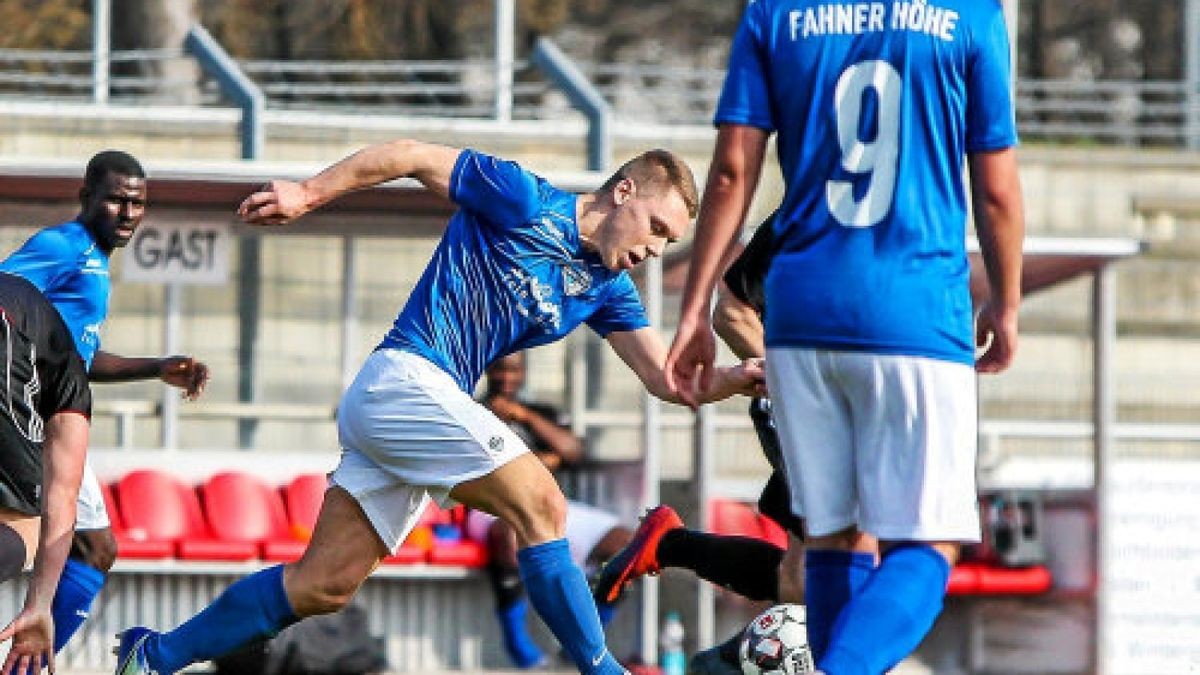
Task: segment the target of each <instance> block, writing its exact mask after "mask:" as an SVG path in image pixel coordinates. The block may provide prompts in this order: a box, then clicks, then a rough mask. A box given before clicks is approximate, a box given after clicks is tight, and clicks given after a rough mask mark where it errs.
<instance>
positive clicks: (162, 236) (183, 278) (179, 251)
mask: <svg viewBox="0 0 1200 675" xmlns="http://www.w3.org/2000/svg"><path fill="white" fill-rule="evenodd" d="M230 237H231V235H230V233H229V228H228V227H227V226H225V225H209V224H163V223H153V224H150V223H143V224H142V226H141V227H139V228H138V231H137V234H135V235H134V237H133V241H131V242H129V247H128V250H127V251H126V255H125V256H123V261H122V262H123V264H122V275H121V276H122V278H123V279H124V280H125V281H140V282H151V283H178V284H191V285H208V286H215V285H220V284H224V283H225V282H226V281H228V279H229V248H230Z"/></svg>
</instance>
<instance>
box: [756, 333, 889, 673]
mask: <svg viewBox="0 0 1200 675" xmlns="http://www.w3.org/2000/svg"><path fill="white" fill-rule="evenodd" d="M768 356H769V358H768V361H767V363H768V366H767V382H768V386H769V387H770V389H771V395H772V399H773V402H774V409H773V412H774V419H775V423H776V427H777V429H778V432H779V440H780V442H781V446H782V450H783V457H784V465H785V473H786V477H787V481H788V487H789V493H790V495H791V500H792V504H793V508H792V511H793V512H794V513H803V514H804V516H805V527H806V529H807V531H808V535H809V536H808V539H807V540H806V542H805V545H806V551H805V560H804V589H805V603H806V605H807V610H808V611H807V625H808V638H809V645H810V647H811V648H812V651H813V655H814V658H817V659H819V658H820V654H822V653H823V652H824V650H825V648H826V646H827V645H828V642H829V635H830V631H831V630H832V628H833V625H834V622H835V621H836V620H837V617H838V615H839V614H840V612H841V610H842V608H843V607H844V606H845V605H846V603H847V602H849V601H850V599H851V598H852V597H853V596H854V594H855V593H857V591H858V589H859V588H861V587H862V585H863V584H864V583H866V580H867V577H868V576H869V575H870V573H871V570H872V569H874V567H875V551H874V548H873V547H874V542H873V540H871V539H869V538H867V537H864V536H863V535H862V534H861V533H860V532H858V530H857V529H856V528H855V523H856V522H857V518H858V494H857V488H856V480H855V460H854V454H853V452H854V442H853V439H854V433H853V429H852V427H851V424H852V419H851V411H850V409H849V407H848V404H847V402H846V401H845V399H844V398H843V395H842V393H841V392H840V391H839V389H838V387H837V386H836V385H835V383H834V382H832V381H831V376H832V373H831V368H832V367H833V365H834V362H833V360H834V359H835V357H836V352H825V351H818V350H811V349H792V348H772V349H770V350H768Z"/></svg>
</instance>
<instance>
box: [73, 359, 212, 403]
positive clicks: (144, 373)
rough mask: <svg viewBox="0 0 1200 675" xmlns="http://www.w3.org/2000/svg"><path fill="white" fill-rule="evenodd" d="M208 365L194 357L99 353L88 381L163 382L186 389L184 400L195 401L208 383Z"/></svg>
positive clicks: (94, 360) (89, 372) (93, 362)
mask: <svg viewBox="0 0 1200 675" xmlns="http://www.w3.org/2000/svg"><path fill="white" fill-rule="evenodd" d="M208 378H209V371H208V366H207V365H206V364H204V363H203V362H201V361H197V360H196V359H195V358H193V357H191V356H164V357H161V358H155V357H128V356H118V355H116V354H112V353H110V352H105V351H97V352H96V356H95V357H94V358H93V359H92V368H91V370H90V371H88V379H89V380H91V381H92V382H132V381H134V380H155V379H157V380H162V381H163V382H164V383H166V384H169V385H171V386H172V387H178V388H179V389H182V390H183V397H184V398H186V399H187V400H189V401H194V400H196V399H197V398H199V397H200V395H201V394H203V393H204V387H205V385H207V384H208Z"/></svg>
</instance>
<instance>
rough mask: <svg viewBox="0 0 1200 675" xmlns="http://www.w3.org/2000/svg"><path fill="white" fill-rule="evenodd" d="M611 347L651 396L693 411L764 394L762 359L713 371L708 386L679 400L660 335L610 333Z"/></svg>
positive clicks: (651, 331) (642, 330)
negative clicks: (671, 384) (670, 381)
mask: <svg viewBox="0 0 1200 675" xmlns="http://www.w3.org/2000/svg"><path fill="white" fill-rule="evenodd" d="M605 339H607V340H608V344H609V345H611V346H612V348H613V351H614V352H616V353H617V356H620V357H621V360H622V361H624V362H625V363H626V365H628V366H629V367H630V369H632V370H633V372H634V373H636V374H637V376H638V378H639V379H640V380H641V381H642V383H643V384H644V385H646V390H647V391H649V392H650V393H651V394H653V395H654V396H656V397H657V398H660V399H662V400H664V401H667V402H669V403H675V404H678V405H686V406H691V407H694V406H693V404H692V402H693V401H694V402H695V403H696V404H701V403H712V402H713V401H723V400H725V399H727V398H729V397H730V396H733V395H735V394H743V395H746V396H758V395H762V394H763V393H765V389H764V385H763V380H764V378H765V372H764V370H763V360H762V359H747V360H746V361H743V362H742V363H741V364H739V365H737V366H719V367H713V368H712V373H711V375H710V377H709V378H708V383H709V384H708V386H707V387H704V388H702V389H697V390H695V391H689V392H688V394H689V397H686V398H685V397H684V396H680V395H679V394H677V393H676V392H675V391H673V390H672V389H671V388H670V387H669V386H667V381H666V376H665V373H664V371H663V364H664V363H665V361H666V346H665V345H664V344H663V341H662V338H661V337H660V336H659V334H658V331H657V330H655V329H653V328H640V329H638V330H633V331H614V332H612V333H609V334H608V336H607V338H605Z"/></svg>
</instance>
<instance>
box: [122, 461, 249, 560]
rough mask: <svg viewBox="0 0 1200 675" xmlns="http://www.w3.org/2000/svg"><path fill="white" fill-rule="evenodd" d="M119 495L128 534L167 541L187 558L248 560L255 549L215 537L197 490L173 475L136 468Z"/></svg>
mask: <svg viewBox="0 0 1200 675" xmlns="http://www.w3.org/2000/svg"><path fill="white" fill-rule="evenodd" d="M116 498H117V506H118V507H119V509H120V513H121V518H122V520H123V521H124V525H125V532H126V535H127V536H128V537H130V538H132V539H136V540H142V541H157V542H168V543H169V544H171V545H173V546H174V549H175V552H176V555H177V556H178V557H180V558H183V559H185V560H249V559H251V558H253V557H254V555H255V553H256V550H255V547H254V546H253V545H249V544H244V543H241V542H227V541H217V540H215V539H214V538H213V537H212V534H211V531H210V530H209V529H208V526H207V525H206V524H205V522H204V518H203V516H202V515H201V514H200V503H199V501H198V500H197V499H196V493H195V491H193V490H192V489H191V488H189V487H188V486H186V485H184V484H183V483H181V482H180V481H179V480H178V479H176V478H174V477H173V476H169V475H167V474H165V473H162V472H159V471H152V470H139V471H133V472H131V473H129V474H128V475H126V476H125V477H124V478H122V479H121V480H120V482H118V483H117V487H116Z"/></svg>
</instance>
